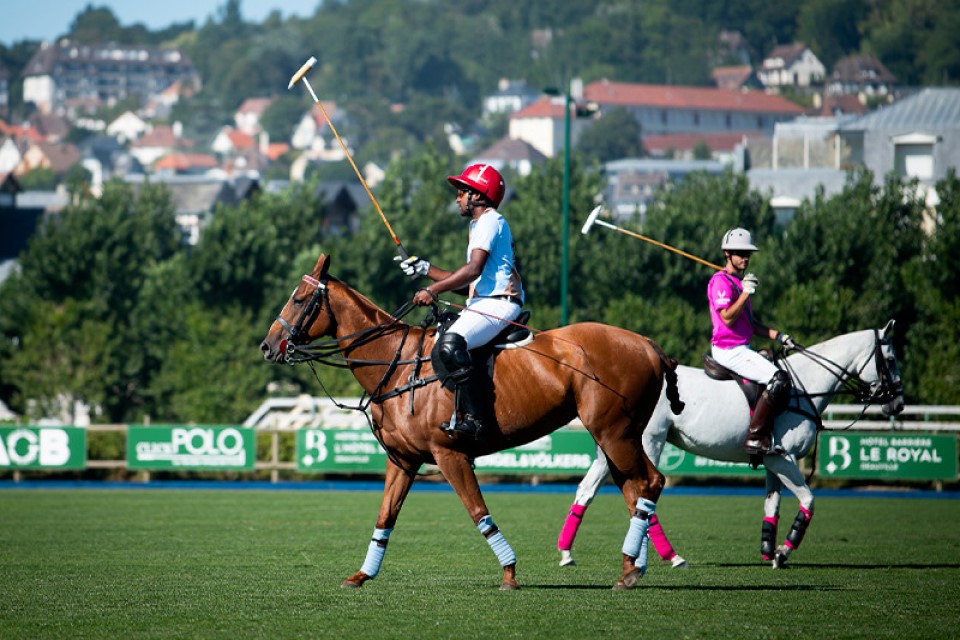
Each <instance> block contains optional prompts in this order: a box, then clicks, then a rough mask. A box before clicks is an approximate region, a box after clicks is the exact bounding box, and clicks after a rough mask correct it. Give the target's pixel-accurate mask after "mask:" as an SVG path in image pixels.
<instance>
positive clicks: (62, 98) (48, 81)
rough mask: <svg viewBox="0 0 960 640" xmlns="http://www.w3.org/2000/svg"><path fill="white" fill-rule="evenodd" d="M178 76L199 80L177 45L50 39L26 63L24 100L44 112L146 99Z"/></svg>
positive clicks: (191, 80)
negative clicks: (122, 43)
mask: <svg viewBox="0 0 960 640" xmlns="http://www.w3.org/2000/svg"><path fill="white" fill-rule="evenodd" d="M178 80H180V81H183V82H184V83H189V84H191V85H193V86H199V84H200V76H199V74H198V73H197V71H196V69H195V68H194V66H193V63H191V62H190V60H189V59H188V58H187V57H186V56H185V55H184V54H183V53H181V52H180V51H179V50H178V49H161V48H158V47H146V46H133V45H117V44H99V45H91V44H80V43H73V42H70V41H69V40H60V41H59V42H57V43H55V44H47V43H45V44H44V45H43V46H42V47H41V48H40V50H39V51H37V52H36V53H35V54H34V56H33V57H32V58H31V59H30V61H29V62H28V63H27V66H26V67H25V68H24V70H23V99H24V101H25V102H33V103H34V104H35V105H36V106H37V108H38V109H39V110H40V111H42V112H43V113H54V112H56V113H63V112H67V111H71V110H81V109H91V108H95V107H96V106H98V105H104V104H113V103H116V102H117V101H120V100H125V99H127V98H131V97H136V98H138V99H140V100H141V102H146V101H147V100H148V99H149V98H150V97H151V96H154V95H156V94H160V93H162V92H163V90H164V89H166V88H168V87H169V86H170V85H171V84H173V83H174V82H176V81H178Z"/></svg>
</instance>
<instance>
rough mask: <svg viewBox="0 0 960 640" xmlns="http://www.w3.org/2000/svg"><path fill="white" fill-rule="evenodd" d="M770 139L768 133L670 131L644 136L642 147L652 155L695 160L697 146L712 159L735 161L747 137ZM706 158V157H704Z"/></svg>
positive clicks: (748, 138) (732, 162) (727, 161)
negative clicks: (763, 134) (764, 134)
mask: <svg viewBox="0 0 960 640" xmlns="http://www.w3.org/2000/svg"><path fill="white" fill-rule="evenodd" d="M754 139H760V140H769V138H768V137H767V136H761V135H758V134H753V135H749V136H748V135H746V134H742V133H673V134H668V135H659V136H658V135H650V136H644V137H643V150H644V151H646V152H647V154H648V155H649V156H651V157H653V158H666V159H673V160H695V159H696V158H695V156H696V155H697V150H698V147H702V148H705V149H706V150H707V151H709V153H710V159H711V160H719V161H720V162H723V163H726V164H731V165H732V164H734V163H735V160H736V154H737V150H738V149H739V148H740V147H742V146H743V145H745V144H746V143H747V141H748V140H754ZM704 159H706V158H704Z"/></svg>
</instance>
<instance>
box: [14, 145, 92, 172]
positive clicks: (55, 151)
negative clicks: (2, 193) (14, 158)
mask: <svg viewBox="0 0 960 640" xmlns="http://www.w3.org/2000/svg"><path fill="white" fill-rule="evenodd" d="M79 162H80V151H79V150H78V149H77V148H76V147H75V146H73V145H72V144H55V143H52V142H34V143H33V144H31V145H30V147H29V148H27V150H26V151H25V152H24V154H23V159H22V160H21V161H20V164H19V165H18V166H17V168H16V169H14V171H13V173H14V174H15V175H17V176H22V175H25V174H27V173H30V172H31V171H33V170H35V169H49V170H51V171H53V173H55V174H57V175H60V176H62V175H64V174H66V173H67V171H69V169H70V167H72V166H73V165H75V164H77V163H79Z"/></svg>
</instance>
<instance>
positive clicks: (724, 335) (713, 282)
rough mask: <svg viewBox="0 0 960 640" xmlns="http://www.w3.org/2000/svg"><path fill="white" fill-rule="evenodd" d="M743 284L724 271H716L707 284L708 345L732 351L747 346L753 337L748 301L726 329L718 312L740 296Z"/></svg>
mask: <svg viewBox="0 0 960 640" xmlns="http://www.w3.org/2000/svg"><path fill="white" fill-rule="evenodd" d="M741 291H743V284H742V283H741V282H740V279H739V278H738V277H736V276H733V275H730V274H729V273H727V272H725V271H717V272H716V273H715V274H713V277H712V278H710V282H708V283H707V300H709V302H710V321H711V322H712V323H713V336H712V337H711V339H710V343H711V344H712V345H713V346H715V347H719V348H721V349H732V348H733V347H739V346H740V345H743V344H749V343H750V338H751V337H753V322H752V321H751V318H753V309H752V308H751V306H750V301H749V300H747V305H746V307H745V308H744V310H743V313H741V314H740V317H738V318H737V320H736V322H734V323H733V326H731V327H728V326H727V325H726V323H724V321H723V319H722V318H721V317H720V310H721V309H726V308H727V307H729V306H730V305H731V304H733V303H734V301H735V300H736V299H737V298H738V297H739V296H740V292H741Z"/></svg>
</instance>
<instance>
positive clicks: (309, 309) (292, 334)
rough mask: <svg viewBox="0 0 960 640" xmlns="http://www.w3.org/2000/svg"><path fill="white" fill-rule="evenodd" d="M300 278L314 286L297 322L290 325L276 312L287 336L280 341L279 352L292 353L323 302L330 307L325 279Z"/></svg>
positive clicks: (321, 307)
mask: <svg viewBox="0 0 960 640" xmlns="http://www.w3.org/2000/svg"><path fill="white" fill-rule="evenodd" d="M302 280H303V281H304V282H306V283H307V284H309V285H312V286H314V287H316V288H315V289H314V290H313V294H312V295H311V296H310V300H309V301H308V302H307V304H306V305H305V306H304V307H303V310H302V311H301V312H300V317H298V318H297V322H296V323H295V324H294V325H293V326H291V325H290V323H289V322H287V321H286V320H284V319H283V317H282V316H281V315H279V314H277V322H278V323H279V324H280V326H281V327H283V328H284V329H285V330H286V332H287V334H288V337H286V338H284V339H283V340H281V341H280V352H281V353H283V354H284V355H290V354H291V353H293V351H294V349H295V348H296V347H297V344H298V339H299V337H300V336H301V334H302V333H303V332H304V330H305V329H306V328H307V327H308V326H309V325H310V323H312V322H313V321H314V320H315V319H316V315H317V314H318V313H319V312H320V310H321V309H323V303H324V302H327V307H328V308H329V307H330V304H329V301H327V280H326V278H324V279H323V280H317V279H316V278H314V277H313V276H306V275H305V276H303V278H302Z"/></svg>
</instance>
